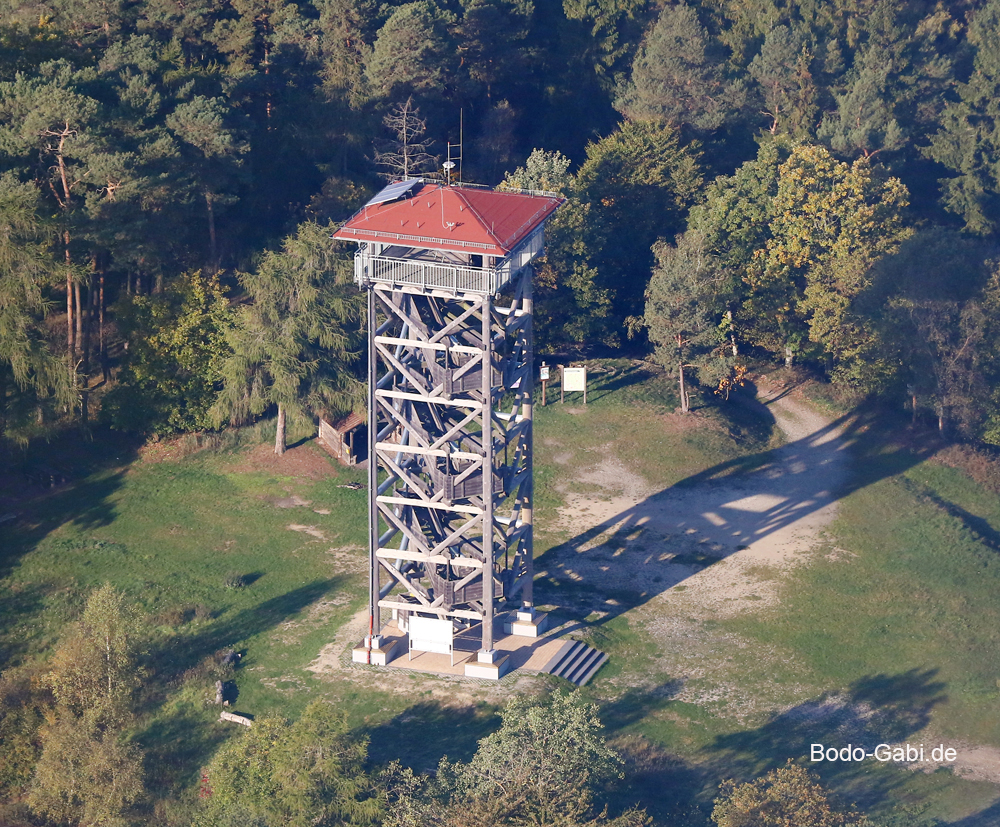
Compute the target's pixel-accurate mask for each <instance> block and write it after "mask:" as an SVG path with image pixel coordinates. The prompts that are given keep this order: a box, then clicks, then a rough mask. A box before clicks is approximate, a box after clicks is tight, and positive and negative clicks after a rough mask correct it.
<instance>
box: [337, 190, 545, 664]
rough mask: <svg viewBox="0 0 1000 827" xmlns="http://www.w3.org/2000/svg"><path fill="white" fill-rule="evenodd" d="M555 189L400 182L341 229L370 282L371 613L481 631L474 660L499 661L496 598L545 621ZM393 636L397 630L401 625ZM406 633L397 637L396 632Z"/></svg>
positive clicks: (379, 636) (380, 638)
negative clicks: (537, 344) (540, 499)
mask: <svg viewBox="0 0 1000 827" xmlns="http://www.w3.org/2000/svg"><path fill="white" fill-rule="evenodd" d="M560 203H561V199H560V198H558V197H557V196H555V195H553V194H551V193H519V192H494V191H492V190H488V189H482V188H472V187H460V186H445V185H443V184H440V183H437V182H434V183H432V182H426V181H423V180H419V179H417V180H407V181H402V182H399V183H395V184H391V185H390V186H388V187H386V188H385V189H383V190H382V191H381V192H380V193H379V194H378V195H376V196H375V197H374V198H372V200H371V201H369V202H368V203H367V204H366V205H365V206H364V207H363V208H362V209H361V210H360V211H359V212H358V213H356V214H355V215H354V216H352V217H351V218H350V219H349V220H348V221H347V222H346V223H345V224H344V225H343V226H342V227H341V228H340V229H339V230H338V231H337V233H336V234H335V235H334V238H337V239H341V240H347V241H356V242H358V245H359V246H358V251H357V253H356V254H355V259H354V268H355V269H354V273H355V280H356V281H357V283H358V285H359V286H360V287H362V288H363V289H365V290H367V292H368V456H369V463H368V469H369V470H368V508H369V514H368V520H369V526H368V532H369V553H370V560H369V563H370V576H371V584H370V593H369V609H370V628H369V636H368V637H367V638H366V639H365V643H364V645H363V646H361V647H359V648H358V649H355V652H354V656H355V659H356V660H360V661H363V662H367V663H381V664H385V663H387V662H388V661H389V660H391V659H392V658H393V657H395V656H397V655H398V654H399V652H398V651H393V646H392V645H390V641H389V640H388V637H387V635H386V634H385V629H386V624H387V623H389V622H390V621H394V622H395V623H394V625H395V626H396V627H397V628H398V629H399V630H400V631H401V632H405V633H407V634H408V635H409V641H408V646H409V649H410V650H411V652H412V651H424V652H428V651H429V652H437V653H441V654H447V653H451V654H452V661H453V662H454V648H453V647H454V643H455V641H456V635H458V636H461V637H463V638H464V639H465V640H468V639H469V638H470V637H473V636H474V639H475V640H476V641H477V642H479V643H481V645H480V648H479V650H478V652H477V653H476V656H475V657H474V658H472V660H470V661H469V662H467V663H466V665H465V674H467V675H470V676H475V677H500V676H501V674H502V673H503V671H504V664H503V658H502V657H501V656H500V655H499V654H498V652H497V650H496V648H495V646H494V623H495V616H496V615H497V613H498V611H499V610H505V609H508V608H511V607H513V609H514V610H515V611H516V615H512V616H511V618H510V622H509V623H508V629H509V631H510V632H511V633H513V634H524V635H529V636H534V635H536V634H537V632H538V626H539V618H538V617H536V615H535V611H534V608H533V598H532V576H533V572H532V456H531V454H532V434H531V421H532V401H531V394H532V388H533V376H532V338H531V337H532V299H531V276H532V261H533V260H534V259H535V257H536V256H538V255H539V254H541V252H542V249H543V230H544V225H545V221H546V219H548V218H549V216H550V215H552V213H553V212H554V211H555V210H556V208H557V207H558V206H559V205H560ZM393 643H395V641H393ZM395 648H396V649H402V648H403V647H402V646H396V647H395Z"/></svg>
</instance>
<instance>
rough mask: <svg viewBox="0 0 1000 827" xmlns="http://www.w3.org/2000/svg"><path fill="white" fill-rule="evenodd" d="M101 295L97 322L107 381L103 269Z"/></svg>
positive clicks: (104, 378) (99, 296)
mask: <svg viewBox="0 0 1000 827" xmlns="http://www.w3.org/2000/svg"><path fill="white" fill-rule="evenodd" d="M98 289H99V291H100V295H98V297H97V324H98V325H99V327H100V351H101V379H102V380H103V381H104V382H107V381H108V379H109V376H108V343H107V342H106V341H105V339H104V271H103V270H101V277H100V282H99V288H98Z"/></svg>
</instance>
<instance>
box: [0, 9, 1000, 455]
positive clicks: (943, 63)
mask: <svg viewBox="0 0 1000 827" xmlns="http://www.w3.org/2000/svg"><path fill="white" fill-rule="evenodd" d="M998 84H1000V0H989V1H988V2H981V1H979V2H976V1H975V0H963V1H962V2H955V3H948V4H942V3H935V2H930V0H910V2H906V3H895V2H888V0H861V1H860V2H858V0H851V2H845V1H843V0H835V2H818V1H817V0H799V1H798V2H793V3H787V4H786V3H776V2H773V0H752V1H751V2H738V3H737V2H730V0H703V2H700V3H697V2H690V3H683V2H682V3H654V2H642V0H598V2H588V3H582V2H577V1H576V0H562V2H560V0H535V1H534V2H532V1H531V0H451V2H444V3H431V2H425V1H424V0H418V1H417V2H408V3H399V2H389V3H378V4H377V3H374V2H371V0H313V1H312V2H301V3H297V4H293V3H289V2H284V0H227V2H221V0H219V1H217V0H203V1H202V2H196V3H179V2H174V0H143V2H129V3H125V2H112V3H90V2H84V3H80V2H73V3H70V2H66V1H65V0H43V2H32V3H23V2H19V1H18V0H6V2H5V5H4V14H3V16H2V18H0V224H2V227H3V233H2V234H0V236H2V239H3V241H2V249H0V313H2V316H0V433H2V435H3V439H5V440H18V441H23V440H26V439H28V438H30V436H31V435H32V434H33V433H37V432H39V430H41V431H44V430H45V429H46V428H48V427H51V425H52V424H53V423H56V422H60V421H74V420H75V421H83V422H88V421H93V420H95V419H99V420H100V421H102V422H105V423H107V424H110V425H111V426H113V427H118V428H125V429H129V430H134V431H137V432H140V433H145V434H150V433H156V434H169V433H177V432H180V431H185V430H192V429H203V428H211V427H219V426H220V425H221V424H222V423H224V422H229V421H233V422H237V421H245V419H246V418H247V416H258V415H271V414H272V413H274V412H277V410H278V409H279V408H281V409H282V410H285V409H287V410H289V411H293V412H297V413H299V414H304V415H308V413H309V411H310V409H311V406H313V405H314V404H316V401H317V400H319V399H323V400H324V401H323V404H324V405H326V406H327V407H331V406H332V407H337V408H340V409H348V408H350V407H351V406H352V405H354V404H355V398H356V389H357V382H356V381H355V379H356V377H355V374H354V371H355V365H354V363H353V361H352V360H356V357H357V356H358V355H359V352H360V351H359V349H358V347H357V343H356V342H355V339H356V336H357V332H358V330H359V325H360V324H361V322H360V320H359V318H358V313H357V311H356V309H350V308H348V306H347V304H338V305H337V307H338V308H339V309H337V310H336V311H335V312H334V311H332V310H331V308H332V307H333V306H332V305H330V304H329V301H331V300H333V299H332V298H331V297H333V296H336V299H335V301H336V302H341V303H342V302H345V301H347V294H346V292H344V291H347V290H349V278H348V275H347V270H346V269H345V268H344V266H343V265H344V263H345V262H346V260H347V258H348V257H349V255H350V251H349V250H348V249H346V248H345V247H343V246H335V245H333V244H332V243H330V244H329V246H328V248H327V249H325V250H322V251H321V250H319V249H312V250H311V251H309V252H302V245H303V244H306V243H308V244H313V245H315V244H320V245H326V244H327V240H326V235H325V234H324V231H320V230H317V229H311V228H323V227H326V226H327V225H328V224H329V223H330V222H337V221H340V220H343V219H344V218H346V217H347V216H348V215H350V214H351V212H353V210H354V209H356V208H357V206H358V205H359V204H360V203H363V200H364V198H365V197H366V196H367V195H368V194H370V193H371V192H372V191H374V190H375V189H377V188H378V187H379V186H381V183H382V182H383V181H384V178H385V176H392V175H398V174H400V173H402V174H424V175H431V176H434V175H439V174H440V173H441V163H442V161H444V160H445V159H446V156H447V153H448V145H449V143H450V144H451V145H452V148H451V151H452V156H453V157H454V158H457V159H458V161H459V166H458V170H457V174H458V176H459V177H460V178H461V179H462V180H464V181H466V182H475V183H480V184H486V185H490V186H495V185H497V184H500V183H501V182H504V186H508V187H512V186H513V187H517V186H527V187H542V188H545V189H554V190H558V191H560V192H561V193H562V194H564V195H565V196H566V198H567V204H566V206H565V207H564V208H563V209H562V210H560V212H559V213H558V214H557V216H556V217H555V218H554V219H553V221H552V222H551V225H550V228H549V233H548V246H547V253H548V255H547V256H546V257H545V258H544V259H543V260H542V261H541V262H540V263H539V266H538V267H537V268H536V284H537V302H536V308H537V319H536V326H537V331H536V342H537V346H538V349H539V350H540V351H541V352H569V351H574V352H603V353H608V352H611V353H614V352H622V351H627V352H629V353H632V354H645V353H653V354H654V355H655V358H657V359H659V360H660V361H661V362H662V364H664V366H665V367H667V368H668V369H669V370H672V371H674V372H676V371H677V365H681V364H686V365H688V366H689V367H688V379H689V380H690V381H694V382H701V383H702V384H703V385H705V386H706V387H712V386H716V385H719V386H720V387H728V385H727V382H729V381H730V380H731V379H732V377H734V376H736V375H737V373H734V371H736V372H738V371H739V370H740V369H741V367H740V366H741V364H742V363H743V362H744V361H745V360H746V359H748V358H765V359H785V360H789V361H800V362H806V363H808V364H811V365H812V366H813V367H814V368H815V369H816V370H818V371H820V372H822V373H824V374H825V375H826V376H827V377H828V378H829V379H831V380H832V381H834V382H836V383H838V385H840V386H841V388H842V389H844V390H845V391H847V392H848V393H849V394H853V395H854V396H855V397H856V398H860V397H862V396H876V397H880V398H883V399H885V400H887V401H891V402H893V403H894V404H895V403H896V402H897V401H898V402H902V401H903V400H904V399H905V400H909V401H910V404H912V405H915V406H916V407H917V408H919V409H920V410H922V411H925V412H927V413H930V414H933V416H935V417H936V418H937V420H938V421H939V422H940V426H941V428H942V429H943V430H946V431H951V432H953V433H957V434H960V435H961V436H963V437H965V438H969V439H973V440H981V441H988V442H994V443H995V442H997V441H998V440H1000V437H997V434H998V432H1000V419H998V414H997V410H998V404H1000V399H998V398H997V392H996V391H995V390H994V389H995V388H996V387H997V381H996V380H997V378H998V377H997V376H996V371H997V368H996V367H995V365H994V363H995V360H992V359H990V358H989V347H990V343H991V342H994V341H995V340H996V330H995V326H996V322H995V313H993V312H992V308H993V307H994V306H995V305H996V304H997V302H998V301H1000V296H998V295H997V289H998V288H997V275H996V272H997V265H996V259H997V258H998V256H997V254H996V241H997V234H998V232H1000V229H998V225H997V223H996V218H995V216H996V215H997V214H998V208H1000V178H998V177H997V172H996V171H997V169H998V168H1000V138H998V135H1000V132H998V129H1000V127H998V124H1000V111H998V108H997V107H998V106H1000V104H998V100H1000V87H998ZM307 239H308V242H307ZM296 250H297V251H299V252H294V251H296ZM692 255H695V256H696V257H697V261H698V262H699V264H698V266H697V267H696V268H695V269H694V270H691V269H690V268H688V270H686V271H685V272H683V273H681V272H680V271H677V272H676V273H675V275H673V276H670V278H666V277H665V276H664V274H665V273H666V272H668V271H671V272H672V271H675V270H677V267H678V266H682V268H683V267H688V265H689V264H690V262H691V261H693V259H692V258H691V256H692ZM295 256H300V257H301V256H304V259H302V260H305V261H307V262H310V261H320V259H322V260H323V263H322V267H321V270H322V273H325V274H327V275H326V276H323V275H322V273H320V274H319V275H315V274H314V275H315V278H317V279H318V280H319V281H320V282H322V281H323V279H325V278H329V279H333V281H332V282H331V285H333V286H332V287H331V288H330V290H332V291H333V292H332V293H330V296H329V297H327V298H322V297H321V298H320V299H319V302H320V303H319V304H318V305H316V310H315V313H318V314H319V316H314V319H315V318H323V319H327V320H330V324H333V325H334V326H335V327H336V330H334V331H332V332H330V331H327V332H324V333H323V335H322V336H320V334H319V331H318V328H317V327H316V326H315V324H312V323H310V322H306V321H303V322H302V324H301V325H300V327H301V328H302V333H301V335H300V337H299V339H298V340H297V344H296V345H295V347H294V348H292V349H291V350H290V352H289V354H287V358H289V359H291V362H289V363H288V367H287V370H286V373H287V371H291V373H289V374H288V375H289V376H291V375H292V374H295V375H298V374H297V373H296V371H298V370H299V368H296V367H294V366H295V365H296V364H297V365H300V366H305V365H306V363H307V362H309V364H315V357H316V354H317V353H319V352H320V351H325V350H329V348H330V347H331V346H333V347H334V352H333V353H331V354H330V355H329V358H327V357H326V356H323V357H322V359H324V360H325V362H324V365H325V366H324V367H323V368H322V370H320V371H319V373H314V374H311V375H310V376H311V378H310V377H309V376H306V374H309V371H310V370H312V368H310V367H303V368H302V370H303V371H305V372H304V373H302V375H301V377H300V380H299V381H296V382H292V381H291V380H290V379H289V380H287V381H285V382H284V385H285V387H284V388H283V389H282V390H280V392H279V391H278V390H277V388H278V385H279V384H280V383H278V382H277V380H276V379H275V378H274V377H273V376H271V374H270V373H268V372H267V370H265V369H264V368H263V367H258V368H253V367H252V365H251V362H252V361H253V359H254V358H256V357H254V356H253V355H252V354H251V355H248V354H247V352H246V347H245V345H246V343H247V342H248V339H247V337H248V335H251V333H249V332H248V331H250V330H251V328H250V327H248V325H250V326H252V325H258V326H259V325H261V324H262V323H263V322H262V320H263V319H265V318H268V314H269V313H270V314H272V315H273V314H274V313H277V314H278V315H279V316H280V315H281V313H282V312H285V311H282V310H281V307H280V306H279V305H275V307H274V308H272V309H271V310H266V309H264V308H263V307H262V306H261V307H258V304H259V303H260V302H261V301H264V299H263V298H262V297H264V296H271V297H273V296H275V295H276V292H275V291H278V292H280V290H281V287H280V283H279V282H280V280H281V279H282V278H286V277H288V276H289V274H290V273H292V272H294V271H295V268H296V267H297V266H298V265H295V264H294V262H293V261H292V259H293V258H294V257H295ZM337 261H339V262H340V263H339V264H338V263H337ZM683 262H686V263H684V264H683V265H681V264H680V263H683ZM286 265H287V266H286ZM319 272H320V271H317V273H319ZM300 275H301V277H302V278H306V276H305V275H304V274H300ZM665 278H666V280H664V279H665ZM696 282H697V283H696ZM318 288H319V289H320V291H321V293H322V290H323V289H325V288H322V285H318ZM672 291H673V292H672ZM676 291H680V293H677V292H676ZM692 291H693V292H692ZM685 297H686V298H685ZM674 300H676V301H679V302H681V303H683V302H685V301H689V300H693V301H694V304H693V305H692V313H693V314H694V315H693V316H692V315H691V314H690V313H689V314H688V316H690V318H689V319H688V321H687V322H686V323H685V324H689V325H694V326H695V327H696V328H697V329H698V332H697V334H695V333H693V332H692V334H691V335H692V338H691V343H692V344H691V346H690V347H688V345H685V344H684V342H685V340H686V339H685V337H686V334H683V333H682V334H681V338H680V341H681V343H682V344H681V345H680V346H677V345H676V342H677V341H678V340H677V333H676V331H674V332H670V330H668V329H667V328H669V327H670V325H671V324H675V323H677V322H676V319H675V320H674V321H672V322H669V323H668V322H665V321H664V319H665V318H667V316H670V314H667V315H666V316H664V315H663V312H662V311H663V308H664V307H665V306H666V305H664V302H665V301H666V302H667V303H668V304H669V302H671V301H674ZM348 303H349V302H348ZM310 312H313V311H310ZM324 314H326V315H325V316H324ZM675 315H676V314H675ZM682 315H683V314H682ZM695 317H697V318H695ZM272 321H273V325H272V328H273V330H277V329H278V327H280V323H279V322H278V321H277V317H275V318H274V319H272ZM311 324H312V326H310V325H311ZM324 324H325V322H324ZM664 324H667V328H664V327H663V325H664ZM167 328H168V329H167ZM671 329H672V328H671ZM297 335H298V334H297ZM185 336H187V337H188V339H189V340H188V341H185V340H184V337H185ZM195 340H196V341H195ZM241 342H242V343H243V345H241V344H240V343H241ZM670 342H674V343H675V345H670V344H669V343H670ZM664 343H666V344H664ZM678 347H679V348H680V350H681V351H684V354H679V352H677V351H678ZM241 348H242V350H241ZM688 350H690V353H687V351H688ZM241 353H243V354H244V356H245V359H248V360H249V361H246V363H245V364H244V365H243V367H242V368H240V369H239V370H238V369H237V362H238V360H239V358H240V354H241ZM685 354H686V355H685ZM259 355H260V354H258V356H259ZM234 360H235V361H234ZM310 360H312V361H310ZM253 371H256V373H254V372H253ZM261 371H263V372H261ZM253 377H258V378H260V377H263V378H260V382H262V383H263V384H260V385H259V388H258V386H257V385H253V382H255V381H257V380H256V379H254V378H253ZM267 377H271V378H267ZM727 377H729V378H728V379H727ZM248 381H250V382H251V385H252V386H253V387H254V388H258V389H257V390H254V391H253V393H254V394H256V395H254V396H253V399H254V401H253V403H252V404H251V405H250V407H249V408H248V410H247V413H246V415H244V414H243V413H241V412H240V411H238V410H237V409H238V407H239V406H234V404H233V400H235V399H237V398H238V397H239V395H240V393H242V392H244V391H246V388H247V385H246V383H247V382H248ZM240 383H243V384H242V385H241V384H240ZM720 383H721V384H720ZM238 386H239V387H238ZM241 388H242V391H241ZM264 388H271V389H272V390H267V391H265V390H264ZM248 398H249V397H248ZM227 399H228V400H229V402H227V401H226V400H227Z"/></svg>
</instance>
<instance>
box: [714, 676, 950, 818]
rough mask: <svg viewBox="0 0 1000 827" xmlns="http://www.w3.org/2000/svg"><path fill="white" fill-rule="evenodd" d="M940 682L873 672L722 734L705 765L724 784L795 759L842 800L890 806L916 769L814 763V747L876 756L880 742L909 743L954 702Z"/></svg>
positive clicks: (932, 678)
mask: <svg viewBox="0 0 1000 827" xmlns="http://www.w3.org/2000/svg"><path fill="white" fill-rule="evenodd" d="M936 677H937V670H936V669H923V670H921V669H911V670H908V671H906V672H901V673H899V674H895V675H885V674H878V675H866V676H865V677H863V678H860V679H858V680H857V681H855V682H854V683H852V684H851V685H850V687H848V688H847V690H846V691H845V692H843V693H836V694H825V695H822V696H820V697H819V698H816V699H814V700H810V701H805V702H804V703H800V704H798V705H796V706H794V707H792V708H791V709H788V710H785V711H784V712H781V713H779V714H777V715H774V716H773V717H772V718H771V719H770V720H769V721H767V723H765V724H764V725H763V726H760V727H758V728H756V729H753V730H749V731H745V732H736V733H731V734H727V735H722V736H719V737H718V738H716V739H715V741H714V742H713V743H712V744H711V745H710V746H709V747H707V748H706V749H705V750H704V751H703V760H704V764H705V766H706V767H710V768H712V772H713V775H714V776H715V777H717V778H718V779H719V780H721V779H723V778H727V777H729V778H738V779H740V780H747V779H750V778H756V777H759V776H761V775H763V774H764V773H766V772H767V771H768V770H771V769H774V768H775V767H779V766H782V765H783V764H784V763H785V762H786V761H787V760H789V759H792V760H793V761H796V762H800V763H803V764H804V765H805V766H807V767H808V768H809V769H810V770H812V771H814V772H816V773H817V774H818V775H819V776H820V777H821V778H822V779H823V781H824V783H826V784H828V785H830V787H831V788H833V789H834V790H836V792H837V794H838V795H839V796H840V798H841V799H842V800H845V801H849V802H854V803H857V804H858V806H859V807H861V808H862V809H874V808H878V807H884V806H886V805H888V804H891V803H892V802H894V801H895V800H896V799H895V797H894V795H893V792H894V791H895V790H897V789H898V788H900V787H902V786H903V785H904V784H905V783H906V781H907V780H908V779H907V773H908V772H910V771H909V770H906V771H903V770H902V769H900V768H899V767H898V765H894V764H891V763H882V762H879V761H876V760H875V759H874V758H865V759H864V760H863V761H853V760H852V761H841V760H838V761H826V760H824V761H815V762H813V761H811V757H812V752H811V750H812V745H813V744H822V745H823V747H824V749H828V748H831V747H833V748H836V749H838V750H840V749H843V748H845V747H847V746H848V745H850V746H851V747H852V748H857V747H861V748H863V749H864V751H865V752H866V753H873V752H874V751H875V749H876V747H877V746H878V745H879V744H898V743H905V742H906V741H907V739H910V738H912V737H913V736H914V735H916V734H918V733H919V732H921V731H922V730H923V729H924V728H925V727H926V726H927V724H928V723H929V722H930V715H931V712H932V710H933V709H934V707H936V706H937V705H939V704H941V703H943V702H944V701H946V700H947V695H946V694H945V689H946V685H945V684H944V683H943V682H942V681H939V680H937V679H936ZM929 749H930V747H928V755H927V757H928V759H929V757H930V756H929ZM893 768H896V769H897V770H898V771H892V770H893Z"/></svg>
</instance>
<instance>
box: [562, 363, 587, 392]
mask: <svg viewBox="0 0 1000 827" xmlns="http://www.w3.org/2000/svg"><path fill="white" fill-rule="evenodd" d="M563 390H564V391H585V390H587V369H586V368H563Z"/></svg>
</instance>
